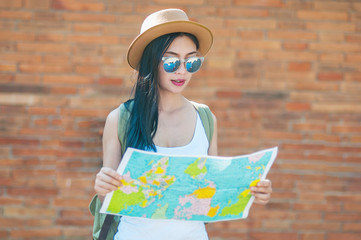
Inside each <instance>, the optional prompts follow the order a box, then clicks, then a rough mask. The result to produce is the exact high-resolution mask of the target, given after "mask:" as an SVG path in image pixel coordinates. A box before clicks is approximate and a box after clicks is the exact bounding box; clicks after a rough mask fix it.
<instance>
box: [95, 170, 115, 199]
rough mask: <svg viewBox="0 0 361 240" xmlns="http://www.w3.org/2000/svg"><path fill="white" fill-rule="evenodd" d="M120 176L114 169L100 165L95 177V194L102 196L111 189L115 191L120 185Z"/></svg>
mask: <svg viewBox="0 0 361 240" xmlns="http://www.w3.org/2000/svg"><path fill="white" fill-rule="evenodd" d="M121 179H122V176H121V175H119V174H118V173H117V172H116V171H115V170H114V169H112V168H109V167H102V168H101V169H100V171H99V172H98V174H97V175H96V178H95V185H94V190H95V192H96V194H97V195H98V196H99V197H101V198H104V197H105V195H106V194H107V193H109V192H111V191H115V190H117V189H118V187H119V186H120V185H121Z"/></svg>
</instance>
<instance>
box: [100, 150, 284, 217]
mask: <svg viewBox="0 0 361 240" xmlns="http://www.w3.org/2000/svg"><path fill="white" fill-rule="evenodd" d="M277 149H278V148H277V147H275V148H271V149H266V150H262V151H259V152H255V153H252V154H249V155H242V156H236V157H214V156H179V155H177V156H175V155H164V154H158V153H153V152H146V151H141V150H137V149H133V148H128V149H127V151H126V153H125V154H124V156H123V159H122V161H121V163H120V165H119V168H118V169H117V172H118V173H119V174H120V175H122V176H123V179H122V181H121V182H122V185H121V186H120V187H119V188H118V190H116V191H113V192H111V193H109V194H107V196H106V198H105V200H104V202H103V205H102V208H101V210H100V212H101V213H106V214H114V215H122V216H132V217H144V218H153V219H177V220H194V221H204V222H215V221H225V220H233V219H240V218H246V217H247V216H248V212H249V209H250V207H251V205H252V203H253V200H254V197H253V196H252V195H251V194H250V187H251V186H255V185H256V184H257V183H258V182H259V181H260V180H263V179H265V178H266V175H267V173H268V171H269V170H270V168H271V166H272V164H273V162H274V160H275V158H276V155H277Z"/></svg>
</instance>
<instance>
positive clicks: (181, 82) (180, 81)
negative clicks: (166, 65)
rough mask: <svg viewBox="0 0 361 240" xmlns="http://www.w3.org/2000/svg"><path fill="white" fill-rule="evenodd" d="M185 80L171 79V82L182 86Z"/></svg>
mask: <svg viewBox="0 0 361 240" xmlns="http://www.w3.org/2000/svg"><path fill="white" fill-rule="evenodd" d="M185 82H186V80H184V79H177V80H172V83H173V84H174V85H176V86H183V85H184V83H185Z"/></svg>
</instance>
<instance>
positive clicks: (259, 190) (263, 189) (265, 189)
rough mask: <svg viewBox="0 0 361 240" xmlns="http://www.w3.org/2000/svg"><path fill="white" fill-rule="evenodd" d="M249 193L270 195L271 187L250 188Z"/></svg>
mask: <svg viewBox="0 0 361 240" xmlns="http://www.w3.org/2000/svg"><path fill="white" fill-rule="evenodd" d="M251 191H252V192H255V193H264V194H265V193H272V188H271V187H251Z"/></svg>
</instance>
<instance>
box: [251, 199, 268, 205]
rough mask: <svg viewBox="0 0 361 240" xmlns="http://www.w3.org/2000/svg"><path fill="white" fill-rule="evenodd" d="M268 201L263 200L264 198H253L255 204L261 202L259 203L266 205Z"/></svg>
mask: <svg viewBox="0 0 361 240" xmlns="http://www.w3.org/2000/svg"><path fill="white" fill-rule="evenodd" d="M268 202H269V201H265V200H259V199H255V200H254V203H257V204H261V205H266V204H267V203H268Z"/></svg>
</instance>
